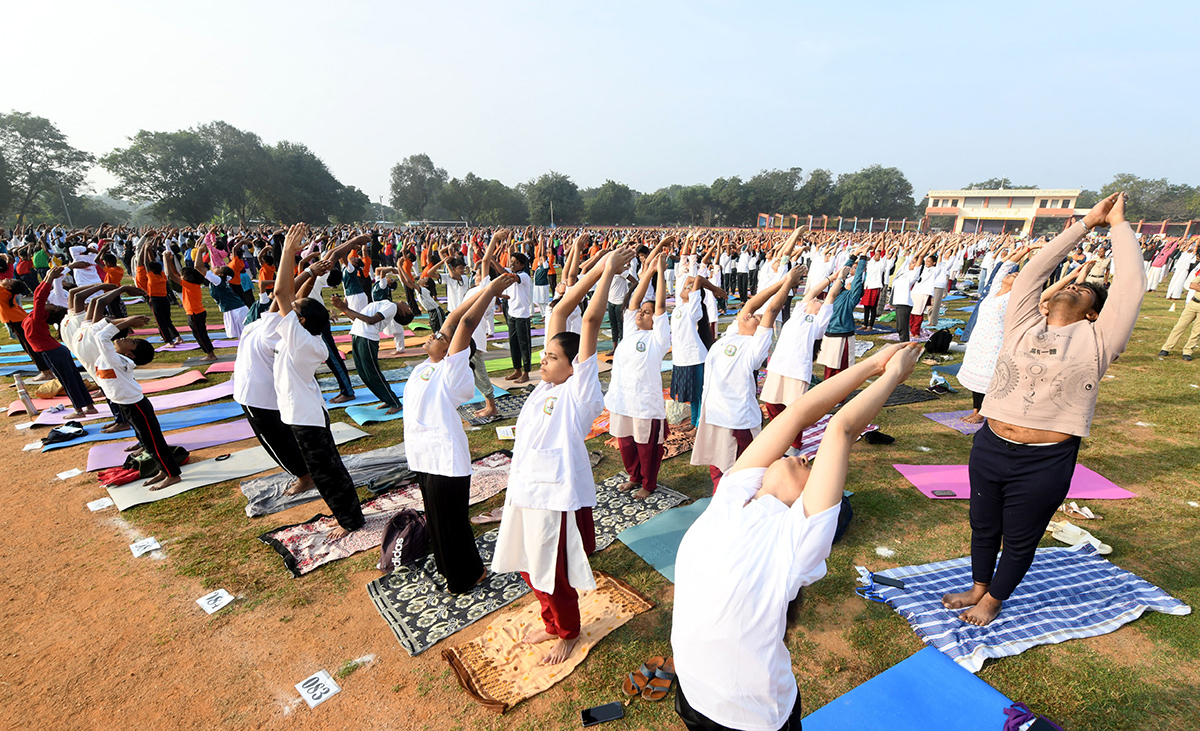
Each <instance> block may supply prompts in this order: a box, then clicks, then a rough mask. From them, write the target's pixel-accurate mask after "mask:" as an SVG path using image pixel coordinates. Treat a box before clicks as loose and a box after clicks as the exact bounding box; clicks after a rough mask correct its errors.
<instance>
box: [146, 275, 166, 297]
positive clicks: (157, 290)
mask: <svg viewBox="0 0 1200 731" xmlns="http://www.w3.org/2000/svg"><path fill="white" fill-rule="evenodd" d="M146 283H147V284H148V285H149V286H150V289H148V290H146V291H147V292H149V293H150V296H151V297H166V296H167V275H165V274H155V273H154V272H151V271H149V270H147V271H146Z"/></svg>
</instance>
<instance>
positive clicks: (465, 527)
mask: <svg viewBox="0 0 1200 731" xmlns="http://www.w3.org/2000/svg"><path fill="white" fill-rule="evenodd" d="M417 484H419V485H420V486H421V498H422V499H423V500H424V501H425V519H426V521H427V524H428V528H429V547H430V548H431V549H432V550H433V560H434V561H435V562H436V563H437V570H438V573H439V574H441V575H442V576H444V577H445V578H446V590H447V591H449V592H450V593H451V594H462V593H464V592H468V591H470V590H471V588H472V587H474V586H475V582H477V581H479V577H480V576H483V559H481V558H480V557H479V549H478V548H476V547H475V534H474V533H473V532H472V531H471V520H470V518H469V516H468V515H467V508H468V505H469V502H470V496H471V477H470V475H467V476H465V477H446V476H445V475H431V474H427V473H425V472H418V473H417Z"/></svg>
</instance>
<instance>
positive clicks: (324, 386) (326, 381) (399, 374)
mask: <svg viewBox="0 0 1200 731" xmlns="http://www.w3.org/2000/svg"><path fill="white" fill-rule="evenodd" d="M412 371H413V367H412V366H405V367H403V368H389V369H388V370H385V371H381V373H382V374H383V377H384V378H385V379H386V380H388V381H389V382H391V383H396V382H398V381H407V380H408V377H409V376H411V375H412ZM317 385H318V386H320V388H321V390H322V391H334V390H336V389H337V388H338V382H337V379H336V378H334V377H333V376H326V377H324V378H319V379H317ZM363 385H365V384H364V383H363V380H362V378H360V377H359V376H358V375H357V374H355V373H351V374H350V387H351V388H359V387H361V386H363Z"/></svg>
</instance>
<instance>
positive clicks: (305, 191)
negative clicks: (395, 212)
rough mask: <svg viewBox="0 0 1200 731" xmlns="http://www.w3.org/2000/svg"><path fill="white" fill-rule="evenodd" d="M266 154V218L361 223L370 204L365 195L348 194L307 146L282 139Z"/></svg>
mask: <svg viewBox="0 0 1200 731" xmlns="http://www.w3.org/2000/svg"><path fill="white" fill-rule="evenodd" d="M267 153H268V155H269V156H270V159H271V168H270V175H271V186H270V188H268V189H267V191H266V192H265V193H264V195H263V208H264V210H265V212H266V214H267V216H268V218H270V219H271V220H274V221H280V222H282V223H285V224H287V223H296V222H298V221H304V222H306V223H327V222H329V221H330V220H331V219H337V220H339V221H342V222H345V221H349V220H362V217H363V216H364V215H365V213H366V205H367V204H369V202H370V201H369V200H367V197H366V195H365V194H363V193H362V192H361V191H359V192H358V194H357V195H355V194H354V193H347V192H346V189H345V186H343V185H342V184H341V183H340V182H338V180H337V178H335V177H334V176H333V173H331V172H329V168H328V167H326V165H325V163H324V161H322V160H321V158H319V157H317V156H316V154H314V153H313V152H312V150H310V149H308V147H306V146H305V145H302V144H300V143H297V142H288V141H287V140H283V141H281V142H280V143H279V144H277V145H273V146H269V147H267Z"/></svg>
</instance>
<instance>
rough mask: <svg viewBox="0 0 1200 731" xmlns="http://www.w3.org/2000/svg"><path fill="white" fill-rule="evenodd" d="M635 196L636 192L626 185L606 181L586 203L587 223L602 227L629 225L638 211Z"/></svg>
mask: <svg viewBox="0 0 1200 731" xmlns="http://www.w3.org/2000/svg"><path fill="white" fill-rule="evenodd" d="M634 195H635V193H634V190H633V189H632V188H630V187H629V186H628V185H625V184H624V183H616V182H613V181H612V180H606V181H604V185H601V186H600V187H599V188H597V189H596V194H595V196H594V197H593V198H592V199H591V200H589V201H587V203H586V209H587V210H586V212H585V213H586V215H585V219H586V221H587V222H588V223H591V224H595V225H601V226H615V225H618V224H624V225H629V224H630V223H632V222H633V219H634V216H635V215H636V211H637V206H636V204H635V202H634Z"/></svg>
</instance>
